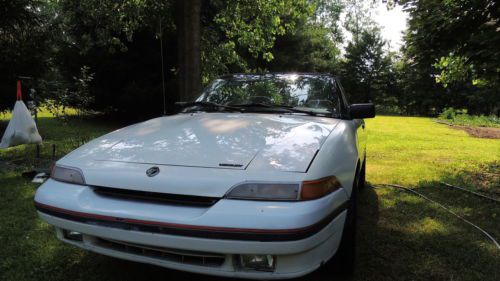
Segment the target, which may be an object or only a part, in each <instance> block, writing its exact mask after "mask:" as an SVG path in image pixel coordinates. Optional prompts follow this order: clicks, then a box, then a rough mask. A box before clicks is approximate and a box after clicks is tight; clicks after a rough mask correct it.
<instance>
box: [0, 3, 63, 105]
mask: <svg viewBox="0 0 500 281" xmlns="http://www.w3.org/2000/svg"><path fill="white" fill-rule="evenodd" d="M51 17H52V14H51V11H50V10H49V9H48V5H47V3H46V2H45V1H38V0H0V92H1V93H2V94H1V95H0V111H4V110H6V109H11V107H12V105H13V104H14V101H15V97H16V96H15V93H16V80H17V79H18V77H19V76H30V77H34V78H37V77H40V76H42V75H43V74H44V73H45V72H46V71H47V69H48V65H49V61H48V55H49V53H50V49H51V44H52V43H53V34H51V28H52V25H51V23H50V19H51ZM23 82H24V81H23ZM30 84H31V83H30ZM26 86H28V83H26V84H25V83H23V89H24V90H26V89H27V87H26ZM24 93H25V94H26V92H24Z"/></svg>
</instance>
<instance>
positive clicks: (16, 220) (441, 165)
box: [0, 115, 500, 281]
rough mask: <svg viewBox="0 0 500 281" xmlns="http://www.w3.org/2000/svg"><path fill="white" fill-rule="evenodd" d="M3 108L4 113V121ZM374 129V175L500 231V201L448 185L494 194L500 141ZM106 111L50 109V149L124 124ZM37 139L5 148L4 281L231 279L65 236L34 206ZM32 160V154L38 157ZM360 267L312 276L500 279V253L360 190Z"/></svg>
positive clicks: (385, 125) (424, 128) (471, 234)
mask: <svg viewBox="0 0 500 281" xmlns="http://www.w3.org/2000/svg"><path fill="white" fill-rule="evenodd" d="M2 118H6V117H2V115H0V122H1V119H2ZM367 123H368V124H367V128H368V130H369V145H368V159H367V160H368V167H367V177H368V181H369V182H370V183H372V184H373V185H376V184H381V183H398V184H402V185H406V186H410V187H413V188H417V190H419V191H420V192H422V193H424V194H426V195H427V196H429V197H430V198H433V199H435V200H437V201H439V202H441V203H443V204H445V205H447V206H449V207H450V208H452V209H453V210H454V211H455V212H457V213H459V214H460V215H462V216H464V217H466V218H467V219H469V220H471V221H473V222H475V223H476V224H478V225H479V226H481V227H482V228H484V229H485V230H486V231H488V232H490V234H492V235H493V236H494V237H496V238H497V239H500V228H499V225H500V204H495V203H491V202H488V201H486V200H484V199H480V198H477V197H475V196H471V195H468V194H464V193H462V192H459V191H455V190H450V189H448V188H445V187H443V186H440V185H439V184H438V182H439V181H445V182H448V183H452V184H460V185H462V186H466V187H467V188H469V189H475V190H478V191H480V192H483V193H487V194H489V195H491V196H496V195H498V192H499V190H500V184H499V182H500V180H499V168H498V167H499V165H500V163H499V160H500V140H490V139H478V138H472V137H470V136H468V135H467V133H465V132H463V131H460V130H453V129H450V128H448V127H447V126H445V125H440V124H436V123H434V122H432V120H431V119H428V118H410V117H377V118H375V119H373V120H369V121H368V122H367ZM118 127H119V125H117V124H113V123H109V122H107V121H106V120H103V119H97V120H96V119H94V120H82V119H78V118H76V117H72V118H69V119H68V120H67V121H65V122H61V121H59V120H56V119H54V118H51V117H50V116H48V115H46V116H43V115H42V118H40V123H39V129H40V132H41V134H42V135H43V137H44V139H45V140H44V148H43V149H42V156H43V157H44V158H50V151H51V149H50V147H51V144H56V145H57V154H58V156H61V155H63V154H64V153H67V152H68V151H70V150H72V149H73V148H75V147H77V146H78V145H79V144H80V143H81V142H83V141H86V140H88V139H91V138H93V137H95V136H98V135H101V134H103V133H104V132H107V131H110V130H112V129H115V128H118ZM34 151H35V150H34V148H33V147H32V146H19V147H15V148H10V149H7V150H0V217H1V218H2V219H1V221H0V253H1V255H0V280H16V281H17V280H20V281H24V280H55V281H58V280H75V281H76V280H167V279H169V280H195V279H198V280H221V279H222V278H215V277H206V276H200V275H194V274H188V273H183V272H177V271H171V270H167V269H163V268H158V267H154V266H149V265H143V264H138V263H132V262H127V261H122V260H118V259H113V258H108V257H104V256H100V255H97V254H92V253H87V252H84V251H82V250H79V249H76V248H73V247H71V246H67V245H64V244H62V243H60V242H59V241H58V240H57V239H56V238H55V236H54V232H53V229H52V227H50V226H48V225H47V224H45V223H43V222H42V221H41V220H40V219H38V217H37V215H36V213H35V210H34V207H33V195H34V193H35V190H36V187H37V186H36V185H34V184H32V183H30V182H29V181H28V180H26V179H23V178H21V177H20V173H21V172H23V171H27V170H29V169H31V168H32V167H34V166H40V165H48V162H49V160H44V161H43V160H33V159H32V158H33V156H34ZM29 159H31V160H29ZM360 204H361V205H360V211H359V218H358V225H359V229H358V237H357V245H358V253H357V270H356V272H355V274H354V275H353V276H352V278H345V277H342V276H331V275H328V274H327V272H326V271H324V270H320V271H318V272H315V273H313V274H311V275H309V276H306V277H305V278H303V279H304V280H471V281H472V280H474V281H476V280H492V281H494V280H495V281H496V280H500V251H499V250H497V249H496V248H495V247H494V246H493V244H492V243H491V242H490V241H489V240H486V239H485V237H484V236H483V235H482V234H481V233H480V232H478V231H477V230H475V229H474V228H472V227H471V226H469V225H466V224H465V223H463V222H462V221H460V220H458V219H456V218H455V217H453V216H452V215H450V214H448V213H447V212H445V211H443V210H442V209H440V208H439V207H438V206H437V205H435V204H431V203H428V202H427V201H424V200H423V199H421V198H419V197H416V196H414V195H412V194H409V193H407V192H405V191H401V190H398V189H393V188H387V187H380V188H366V189H364V190H363V191H362V192H361V193H360Z"/></svg>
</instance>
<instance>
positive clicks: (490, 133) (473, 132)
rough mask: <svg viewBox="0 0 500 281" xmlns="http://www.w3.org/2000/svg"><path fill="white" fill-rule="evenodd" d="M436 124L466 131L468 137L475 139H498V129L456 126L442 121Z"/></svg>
mask: <svg viewBox="0 0 500 281" xmlns="http://www.w3.org/2000/svg"><path fill="white" fill-rule="evenodd" d="M436 123H439V124H444V125H448V126H450V128H453V129H456V130H463V131H466V132H467V133H468V134H469V135H470V136H473V137H476V138H483V139H500V128H488V127H468V126H458V125H453V124H450V123H446V122H443V121H436Z"/></svg>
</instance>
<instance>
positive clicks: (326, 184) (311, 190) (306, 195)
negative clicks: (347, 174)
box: [300, 176, 342, 200]
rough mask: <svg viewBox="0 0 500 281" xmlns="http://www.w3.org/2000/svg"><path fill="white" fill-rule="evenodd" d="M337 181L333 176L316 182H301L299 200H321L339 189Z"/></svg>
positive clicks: (339, 185)
mask: <svg viewBox="0 0 500 281" xmlns="http://www.w3.org/2000/svg"><path fill="white" fill-rule="evenodd" d="M341 187H342V185H341V184H340V182H339V180H338V179H337V178H336V177H334V176H329V177H326V178H321V179H318V180H312V181H304V182H302V190H301V192H300V199H301V200H313V199H317V198H321V197H323V196H325V195H327V194H330V193H332V192H334V191H335V190H337V189H339V188H341Z"/></svg>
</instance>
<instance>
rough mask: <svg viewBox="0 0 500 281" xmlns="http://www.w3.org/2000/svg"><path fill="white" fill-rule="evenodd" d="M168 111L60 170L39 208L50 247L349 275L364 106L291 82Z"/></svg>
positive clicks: (324, 77) (328, 83)
mask: <svg viewBox="0 0 500 281" xmlns="http://www.w3.org/2000/svg"><path fill="white" fill-rule="evenodd" d="M177 105H178V107H179V110H178V112H179V113H177V114H175V115H171V116H165V117H159V118H155V119H152V120H149V121H146V122H142V123H139V124H135V125H132V126H129V127H126V128H123V129H120V130H117V131H115V132H112V133H109V134H107V135H104V136H102V137H100V138H97V139H95V140H93V141H91V142H89V143H87V144H85V145H84V146H82V147H80V148H78V149H76V150H75V151H73V152H71V153H70V154H68V155H66V156H65V157H63V158H62V159H60V160H59V161H57V163H56V165H55V166H54V168H53V170H52V173H51V178H50V179H49V180H48V181H47V182H45V183H44V184H43V185H42V186H41V187H40V188H39V189H38V191H37V193H36V196H35V206H36V209H37V211H38V214H39V215H40V217H41V218H42V219H43V220H44V221H46V222H47V223H49V224H51V225H53V226H55V229H56V233H57V237H58V238H59V239H61V240H62V241H64V242H66V243H69V244H72V245H75V246H77V247H81V248H83V249H86V250H90V251H93V252H96V253H100V254H103V255H108V256H112V257H116V258H121V259H126V260H131V261H137V262H142V263H149V264H154V265H159V266H163V267H167V268H172V269H178V270H183V271H190V272H196V273H203V274H211V275H219V276H227V277H240V278H251V279H284V278H294V277H299V276H302V275H305V274H307V273H310V272H312V271H314V270H315V269H317V268H319V267H320V266H322V265H324V264H326V265H325V266H328V267H331V268H338V269H340V270H343V271H349V270H352V267H353V261H354V260H353V259H354V236H355V216H356V197H357V192H358V191H357V190H358V189H359V188H360V187H362V186H363V185H364V179H365V165H366V164H365V158H366V156H365V150H366V149H365V144H366V133H365V123H364V121H363V120H362V119H363V118H370V117H374V115H375V110H374V106H373V104H352V105H350V104H349V103H348V102H347V100H346V98H345V95H344V93H343V90H342V87H341V86H340V84H339V82H338V80H337V78H336V77H334V76H331V75H328V74H296V73H292V74H234V75H226V76H223V77H221V78H219V79H216V80H215V81H214V82H213V83H211V84H210V85H209V86H208V87H207V88H206V89H205V91H204V92H203V93H202V95H201V96H200V97H199V98H198V99H197V100H196V101H194V102H184V103H178V104H177ZM329 260H332V262H328V261H329ZM327 262H328V263H327Z"/></svg>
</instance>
